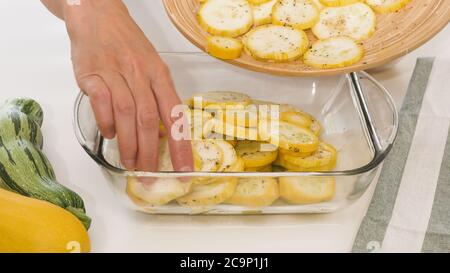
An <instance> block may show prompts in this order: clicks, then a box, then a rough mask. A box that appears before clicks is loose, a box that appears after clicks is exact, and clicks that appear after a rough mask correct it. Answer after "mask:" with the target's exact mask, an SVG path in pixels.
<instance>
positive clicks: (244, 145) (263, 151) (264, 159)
mask: <svg viewBox="0 0 450 273" xmlns="http://www.w3.org/2000/svg"><path fill="white" fill-rule="evenodd" d="M236 153H237V155H238V156H239V157H240V158H242V159H243V160H244V164H245V168H256V167H263V166H266V165H269V164H271V163H272V162H273V161H275V159H277V156H278V148H277V147H276V146H274V145H272V144H269V143H264V142H259V141H249V140H244V141H238V143H237V145H236Z"/></svg>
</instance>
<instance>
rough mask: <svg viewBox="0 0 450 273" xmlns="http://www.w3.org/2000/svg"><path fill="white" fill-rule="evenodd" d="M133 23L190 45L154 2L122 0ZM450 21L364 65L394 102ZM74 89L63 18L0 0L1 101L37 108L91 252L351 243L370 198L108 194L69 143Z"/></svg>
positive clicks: (26, 2)
mask: <svg viewBox="0 0 450 273" xmlns="http://www.w3.org/2000/svg"><path fill="white" fill-rule="evenodd" d="M127 2H128V6H129V8H130V11H131V13H132V14H133V16H134V17H135V18H136V20H137V22H138V23H139V25H140V26H141V27H142V28H143V29H144V31H145V32H146V34H147V35H148V37H149V38H150V39H151V40H152V42H153V43H154V44H155V46H156V47H157V49H158V50H160V51H198V50H197V49H196V48H194V47H193V46H192V45H190V44H189V43H188V41H187V40H185V39H184V38H183V37H182V36H181V35H180V34H179V33H178V32H177V31H176V30H175V28H174V27H173V26H172V25H171V23H170V21H169V19H168V18H167V16H166V14H165V11H164V9H163V7H162V4H161V2H160V1H159V0H146V1H145V0H133V1H132V0H129V1H127ZM449 46H450V27H448V26H447V28H446V29H444V30H443V31H442V32H441V33H440V34H439V35H438V36H437V37H435V38H434V39H433V40H431V41H430V42H429V43H428V44H426V45H425V46H423V47H421V48H420V49H419V50H417V51H415V52H413V53H411V54H410V55H408V56H407V57H404V58H403V59H401V61H400V62H399V63H397V64H396V65H394V66H391V67H389V68H386V69H385V70H382V71H378V72H373V75H374V76H375V78H377V79H378V80H380V81H381V83H382V84H384V85H385V87H386V88H388V90H390V91H391V93H392V94H393V96H394V98H395V99H396V101H397V104H398V105H400V103H401V99H402V97H403V95H404V93H405V91H406V89H407V85H408V81H409V78H410V76H411V73H412V69H413V67H414V63H415V60H416V58H417V57H418V56H439V55H443V54H446V55H447V56H449V55H450V54H449V53H450V52H449V50H448V47H449ZM77 92H78V89H77V86H76V84H75V81H74V79H73V74H72V71H71V62H70V55H69V42H68V38H67V36H66V33H65V28H64V25H63V23H62V22H60V21H59V20H58V19H56V18H54V17H53V16H52V15H51V14H49V13H48V12H47V11H46V10H45V8H44V7H43V6H42V5H41V4H40V1H38V0H2V1H0V101H4V100H5V99H7V98H9V97H15V96H27V97H31V98H34V99H36V100H38V101H39V102H40V103H41V105H42V106H43V108H44V111H45V121H44V128H43V130H44V136H45V152H46V154H47V155H48V156H49V158H50V160H51V162H52V163H53V165H54V168H55V170H56V173H57V176H58V178H59V180H60V181H61V183H63V184H66V185H68V186H69V187H70V188H72V189H74V190H75V191H76V192H78V193H79V194H80V195H82V196H83V197H84V199H85V201H86V206H87V209H88V212H89V215H90V216H91V217H92V218H93V225H92V228H91V229H90V231H89V233H90V236H91V239H92V245H93V251H96V252H116V251H125V252H142V251H145V252H185V251H186V252H212V251H215V252H227V251H236V252H265V251H271V252H303V251H315V252H316V251H317V252H325V251H338V252H347V251H350V249H351V246H352V243H353V239H354V237H355V235H356V232H357V229H358V226H359V224H360V222H361V219H362V217H363V215H364V213H365V211H366V209H367V206H368V204H369V202H370V198H371V196H372V192H373V189H374V186H375V185H373V186H372V187H371V190H370V191H369V192H367V193H366V195H365V196H364V197H363V198H362V199H361V200H360V201H358V202H357V203H355V204H354V205H352V206H350V207H348V208H346V209H345V210H343V211H340V212H337V213H334V214H329V215H292V216H240V217H236V216H220V217H219V216H218V217H211V216H196V217H189V216H148V215H143V214H140V213H137V212H133V211H130V210H128V209H126V208H124V207H122V205H121V204H120V203H119V202H117V200H116V198H115V196H114V195H113V193H112V191H111V190H110V188H109V186H108V185H107V181H106V180H105V179H104V177H103V176H102V174H101V172H100V169H99V168H98V167H97V166H96V164H95V163H94V162H93V161H92V160H91V159H90V158H89V157H88V156H87V155H86V154H85V152H84V151H83V150H82V148H81V147H80V146H79V145H78V143H77V141H76V139H75V137H74V134H73V130H72V106H73V102H74V98H75V96H76V94H77Z"/></svg>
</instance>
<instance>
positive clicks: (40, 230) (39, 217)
mask: <svg viewBox="0 0 450 273" xmlns="http://www.w3.org/2000/svg"><path fill="white" fill-rule="evenodd" d="M90 250H91V244H90V240H89V236H88V234H87V232H86V229H85V228H84V226H83V224H82V223H81V222H80V221H79V220H78V219H77V218H76V217H75V216H74V215H73V214H71V213H70V212H68V211H66V210H64V209H62V208H60V207H58V206H56V205H53V204H51V203H49V202H45V201H41V200H37V199H32V198H28V197H24V196H22V195H19V194H16V193H12V192H9V191H6V190H3V189H0V253H2V252H9V253H10V252H13V253H14V252H26V253H29V252H32V253H35V252H41V253H42V252H43V253H55V252H56V253H61V252H63V253H64V252H66V253H67V252H90Z"/></svg>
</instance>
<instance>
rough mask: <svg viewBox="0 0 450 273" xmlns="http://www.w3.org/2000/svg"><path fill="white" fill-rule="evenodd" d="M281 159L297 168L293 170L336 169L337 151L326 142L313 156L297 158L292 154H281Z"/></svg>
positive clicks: (321, 143)
mask: <svg viewBox="0 0 450 273" xmlns="http://www.w3.org/2000/svg"><path fill="white" fill-rule="evenodd" d="M280 159H281V160H282V162H283V161H284V162H289V164H290V166H296V168H295V169H292V168H289V169H291V170H308V169H320V168H323V167H330V168H332V167H334V166H335V165H336V160H337V152H336V149H335V148H334V147H333V146H331V145H329V144H326V143H324V142H320V144H319V148H318V149H317V151H316V152H314V153H312V154H311V155H305V156H295V155H293V154H290V153H281V154H280Z"/></svg>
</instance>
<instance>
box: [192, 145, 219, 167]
mask: <svg viewBox="0 0 450 273" xmlns="http://www.w3.org/2000/svg"><path fill="white" fill-rule="evenodd" d="M193 147H194V149H193V150H194V154H197V155H198V157H199V159H200V161H201V164H200V166H201V168H200V169H197V171H200V172H215V171H217V170H218V169H219V167H221V166H222V163H223V158H224V156H223V151H222V149H221V147H219V145H217V144H216V142H215V141H209V140H200V141H194V142H193Z"/></svg>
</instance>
